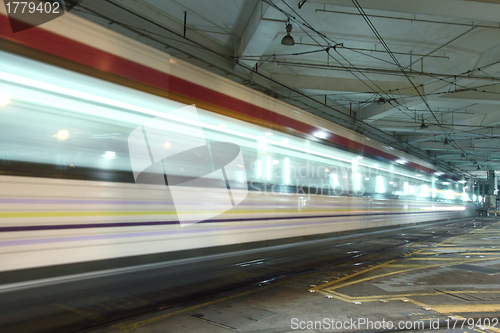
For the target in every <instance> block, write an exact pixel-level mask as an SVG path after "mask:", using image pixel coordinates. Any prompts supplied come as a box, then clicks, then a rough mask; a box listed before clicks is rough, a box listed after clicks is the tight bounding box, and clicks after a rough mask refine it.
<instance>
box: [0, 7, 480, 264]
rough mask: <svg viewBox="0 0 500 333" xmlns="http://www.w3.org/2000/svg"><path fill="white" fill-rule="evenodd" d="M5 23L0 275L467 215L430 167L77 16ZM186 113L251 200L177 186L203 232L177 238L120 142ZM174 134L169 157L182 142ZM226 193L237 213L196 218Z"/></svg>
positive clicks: (161, 200)
mask: <svg viewBox="0 0 500 333" xmlns="http://www.w3.org/2000/svg"><path fill="white" fill-rule="evenodd" d="M3 10H4V9H3V8H2V7H1V6H0V11H3ZM0 20H1V22H0V23H2V24H0V26H1V29H2V30H0V42H1V43H2V44H0V46H2V47H1V48H0V59H1V61H0V91H1V92H2V93H4V94H7V95H8V96H9V98H10V103H8V104H7V105H5V106H3V107H0V114H1V117H2V121H1V123H0V235H1V237H0V271H13V270H21V269H29V268H36V267H46V266H56V265H63V264H72V263H81V262H90V261H100V260H106V259H114V258H123V257H136V256H147V255H152V254H158V253H174V252H178V251H184V250H192V249H203V248H213V247H223V246H229V245H235V244H249V246H250V245H251V244H256V246H262V245H266V244H271V243H272V241H275V240H278V239H283V240H290V241H292V240H297V239H299V238H303V237H308V236H313V235H329V234H335V233H339V232H352V231H357V230H362V229H369V228H383V227H390V226H394V225H400V224H405V223H418V222H424V221H434V220H441V219H449V218H457V217H461V216H465V215H466V214H470V213H471V211H470V210H466V207H467V206H466V202H464V201H466V200H467V198H466V195H465V194H464V190H463V187H464V185H463V184H461V183H459V182H453V181H450V180H447V179H445V178H442V177H439V176H438V175H436V173H435V170H434V169H433V166H432V165H430V164H429V163H427V162H424V161H421V160H418V159H416V158H414V157H412V156H409V155H407V154H405V153H403V152H400V151H397V150H395V149H393V148H391V147H388V146H386V145H383V144H380V143H378V142H376V141H374V140H371V139H369V138H366V137H364V136H362V135H360V134H359V133H355V132H353V131H350V130H348V129H345V128H343V127H340V126H338V125H335V124H332V123H329V122H327V121H326V120H323V119H320V118H318V117H315V116H313V115H311V114H309V113H307V112H305V111H302V110H299V109H297V108H296V107H294V106H291V105H288V104H286V103H283V102H281V101H278V100H276V99H273V98H271V97H269V96H266V95H263V94H261V93H258V92H255V91H253V90H250V89H248V88H246V87H243V86H239V85H237V84H235V83H234V82H232V81H230V80H228V79H226V78H223V77H220V76H217V75H215V74H212V73H209V72H208V71H205V70H203V69H199V68H197V67H195V66H193V65H190V64H188V63H185V62H183V61H181V60H178V59H174V58H172V57H169V55H168V54H165V53H163V52H160V51H158V50H156V49H153V48H150V47H148V46H145V45H143V44H141V43H139V42H137V41H134V40H130V39H129V38H126V37H123V36H121V35H119V34H117V33H114V32H112V31H109V30H106V29H105V28H103V27H100V26H98V25H96V24H92V23H89V22H87V21H85V20H83V19H81V18H79V17H76V16H73V15H72V14H65V15H64V16H62V17H60V18H58V19H56V20H53V21H51V22H48V23H46V24H44V25H43V26H41V27H36V28H33V29H30V30H26V31H24V32H19V33H16V34H12V32H11V31H9V27H8V26H7V25H6V22H7V21H6V14H5V12H0ZM51 43H52V44H51ZM54 45H59V46H58V47H55V46H54ZM27 50H28V51H29V50H32V54H31V53H29V52H27ZM59 61H60V63H61V64H60V66H61V67H58V66H59V63H58V62H59ZM51 64H52V65H51ZM53 64H58V66H54V65H53ZM72 64H74V66H75V68H74V70H75V71H73V70H70V69H73V67H72V66H73V65H72ZM134 66H135V67H134ZM63 67H64V68H63ZM87 69H88V72H87ZM107 74H109V75H107ZM162 75H165V76H162ZM135 78H136V79H137V80H135ZM179 79H180V80H179ZM172 85H176V86H175V87H174V86H172ZM181 85H186V87H184V88H183V87H181ZM135 88H137V89H135ZM176 89H177V90H176ZM180 89H185V91H187V92H188V93H186V94H187V95H183V94H182V93H181V92H179V91H180ZM190 93H192V95H189V94H190ZM190 104H194V105H195V106H196V108H197V111H198V115H199V120H198V122H197V126H198V125H199V126H201V127H202V128H203V133H204V134H203V135H204V138H205V140H207V142H209V143H216V142H231V143H233V144H235V145H237V146H238V147H239V148H240V149H241V153H242V156H243V159H244V165H242V164H241V163H240V164H238V167H240V168H241V170H246V171H245V173H244V175H242V174H241V173H238V172H243V171H235V173H234V174H230V175H226V174H224V177H225V179H226V181H227V179H229V180H231V179H233V180H234V182H236V183H238V182H239V183H240V185H241V184H244V185H245V186H244V187H245V189H244V190H243V189H235V188H230V186H229V185H228V187H227V188H225V187H224V186H223V187H216V188H214V187H210V186H206V187H204V186H196V187H192V186H180V187H179V188H178V189H177V190H176V191H177V192H176V195H177V197H179V198H180V197H182V198H184V199H182V200H183V202H182V204H183V207H184V208H183V209H184V211H183V214H187V216H188V217H189V218H188V220H189V219H192V220H193V221H196V222H197V223H191V224H187V225H184V226H182V225H181V224H180V223H179V214H180V212H179V207H180V206H178V204H179V200H177V201H176V197H173V196H172V193H173V192H172V189H171V188H170V189H169V188H168V187H166V186H165V184H156V183H155V184H150V185H141V184H136V183H135V182H134V177H133V172H132V171H133V170H132V169H131V159H130V154H129V145H128V141H127V140H128V138H129V136H130V133H132V131H133V130H134V129H135V128H137V127H138V126H139V127H140V126H142V124H144V123H145V122H147V121H148V120H151V119H153V118H154V117H158V116H159V117H162V116H164V115H168V114H172V111H173V110H177V109H179V108H182V107H185V106H186V105H190ZM247 120H250V122H247ZM171 121H172V127H171V128H170V129H169V130H170V134H169V135H171V139H170V140H171V141H168V142H165V148H166V149H174V144H173V143H174V142H182V140H185V139H186V138H189V136H188V134H189V133H185V132H186V131H182V130H179V128H180V127H179V124H180V123H183V121H182V120H179V121H180V122H179V121H177V122H176V120H171ZM311 131H312V132H311ZM176 140H177V141H176ZM186 140H187V139H186ZM171 145H172V148H171ZM341 145H347V147H346V148H347V149H339V148H338V146H341ZM335 147H337V148H335ZM396 160H397V161H398V162H397V163H395V162H394V161H396ZM212 167H213V163H212ZM215 169H217V168H215ZM217 170H218V169H217ZM217 170H213V172H214V175H215V173H216V171H217ZM179 172H181V171H179ZM182 172H184V170H182ZM188 173H189V172H187V174H183V175H182V177H191V178H193V175H190V174H188ZM175 176H179V174H176V175H175ZM214 177H215V176H211V178H210V177H208V178H207V181H215V178H214ZM231 177H233V178H231ZM228 184H229V183H228ZM247 185H248V186H247ZM229 190H230V191H232V192H231V198H233V199H232V200H233V206H232V207H231V209H227V210H224V209H222V210H221V211H220V214H212V217H210V218H208V219H206V218H203V217H202V218H200V216H205V215H203V214H204V213H206V212H207V211H214V208H213V207H215V206H217V205H221V207H223V206H224V205H225V204H227V202H226V201H227V197H228V191H229ZM247 190H248V192H246V191H247ZM238 191H244V192H245V193H243V192H241V193H240V192H238ZM201 197H203V198H207V197H209V199H199V198H201ZM237 197H241V198H244V200H243V201H242V202H241V203H239V204H235V198H237ZM186 207H187V208H186ZM266 242H267V243H266ZM228 249H229V247H228Z"/></svg>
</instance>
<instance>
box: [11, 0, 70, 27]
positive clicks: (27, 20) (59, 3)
mask: <svg viewBox="0 0 500 333" xmlns="http://www.w3.org/2000/svg"><path fill="white" fill-rule="evenodd" d="M79 2H80V0H31V1H30V0H28V1H22V0H21V1H12V0H3V3H4V5H5V10H6V11H7V16H8V17H9V23H10V28H11V29H12V32H13V33H16V32H20V31H23V30H26V29H30V28H33V27H37V26H39V25H42V24H44V23H47V22H49V21H52V20H54V19H56V18H58V17H60V16H63V15H64V14H66V13H67V12H69V11H70V10H72V9H73V8H74V7H75V6H76V5H78V3H79Z"/></svg>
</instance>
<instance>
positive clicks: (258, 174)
mask: <svg viewBox="0 0 500 333" xmlns="http://www.w3.org/2000/svg"><path fill="white" fill-rule="evenodd" d="M255 173H256V177H255V178H257V179H260V177H262V161H261V160H258V161H257V169H256V170H255Z"/></svg>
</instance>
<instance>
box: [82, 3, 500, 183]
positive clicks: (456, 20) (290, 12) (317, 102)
mask: <svg viewBox="0 0 500 333" xmlns="http://www.w3.org/2000/svg"><path fill="white" fill-rule="evenodd" d="M77 13H78V15H81V16H84V17H87V18H89V19H91V20H93V21H96V22H98V23H101V24H103V25H105V26H108V27H110V28H112V29H114V30H117V31H119V32H121V33H123V34H126V35H129V36H131V37H133V38H136V39H138V40H141V41H143V42H144V43H147V44H150V45H153V46H155V47H157V48H160V49H163V50H165V51H166V52H168V53H170V54H172V55H174V56H177V57H180V58H182V59H185V60H187V61H190V62H192V63H195V64H196V65H199V66H201V67H204V68H206V69H208V70H210V71H213V72H216V73H218V74H222V75H226V76H227V77H228V78H230V79H232V80H235V81H237V82H239V83H242V84H245V85H247V86H249V87H251V88H253V89H256V90H259V91H262V92H264V93H266V94H268V95H271V96H273V97H276V98H279V99H281V100H283V101H285V102H288V103H291V104H293V105H296V106H298V107H300V108H302V109H304V110H307V111H309V112H311V113H313V114H316V115H318V116H320V117H323V118H326V119H328V120H331V121H334V122H336V123H339V124H341V125H343V126H346V127H349V128H351V129H353V130H355V131H358V132H361V133H363V134H365V135H367V136H369V137H372V138H375V139H377V140H379V141H382V142H384V143H387V144H390V145H391V146H394V147H397V148H399V149H402V150H404V151H407V152H409V153H411V154H413V155H416V156H418V157H420V158H424V159H426V160H428V161H431V162H433V163H435V164H437V165H440V166H441V167H442V168H444V169H448V170H453V171H454V172H457V173H462V174H466V175H467V174H468V175H472V176H475V177H479V178H485V177H486V173H487V170H498V169H500V109H499V107H500V22H499V21H500V1H496V0H489V1H488V0H475V1H466V0H440V1H436V0H377V1H372V0H82V1H81V2H80V8H79V9H78V11H77ZM287 24H291V27H292V30H291V33H290V35H291V36H292V37H293V39H294V43H295V44H294V45H283V44H282V43H281V41H282V38H283V37H284V36H285V35H286V34H287V32H286V26H287Z"/></svg>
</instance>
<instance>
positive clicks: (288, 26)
mask: <svg viewBox="0 0 500 333" xmlns="http://www.w3.org/2000/svg"><path fill="white" fill-rule="evenodd" d="M291 32H292V25H291V24H290V20H288V22H287V24H286V36H285V37H283V39H282V40H281V44H283V45H287V46H291V45H295V40H293V37H292V36H291V35H290V33H291Z"/></svg>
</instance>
